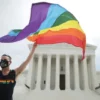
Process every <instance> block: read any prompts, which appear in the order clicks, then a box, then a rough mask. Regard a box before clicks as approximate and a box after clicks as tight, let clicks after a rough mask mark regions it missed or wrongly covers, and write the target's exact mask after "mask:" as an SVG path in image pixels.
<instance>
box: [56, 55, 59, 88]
mask: <svg viewBox="0 0 100 100" xmlns="http://www.w3.org/2000/svg"><path fill="white" fill-rule="evenodd" d="M59 76H60V55H56V87H55V88H56V90H60V88H59V81H60V77H59Z"/></svg>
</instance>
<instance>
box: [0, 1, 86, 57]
mask: <svg viewBox="0 0 100 100" xmlns="http://www.w3.org/2000/svg"><path fill="white" fill-rule="evenodd" d="M24 38H27V39H28V40H29V41H32V42H37V43H38V44H55V43H62V42H66V43H69V44H72V45H74V46H77V47H81V48H82V49H83V57H84V54H85V47H86V35H85V33H84V32H83V30H82V29H81V27H80V25H79V22H78V20H77V19H76V18H75V17H74V15H73V14H72V13H70V12H69V11H67V10H66V9H65V8H63V7H62V6H60V5H58V4H52V3H46V2H40V3H35V4H33V5H32V8H31V17H30V21H29V24H28V25H27V26H26V27H25V28H24V29H21V30H20V29H17V30H12V31H11V32H9V33H8V35H5V36H3V37H1V38H0V42H3V43H5V42H6V43H11V42H16V41H20V40H22V39H24Z"/></svg>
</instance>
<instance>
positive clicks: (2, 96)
mask: <svg viewBox="0 0 100 100" xmlns="http://www.w3.org/2000/svg"><path fill="white" fill-rule="evenodd" d="M15 77H16V75H15V71H14V70H11V71H10V72H9V74H8V75H5V76H4V75H3V74H2V71H0V100H13V98H12V96H13V90H14V86H15V84H16V81H15Z"/></svg>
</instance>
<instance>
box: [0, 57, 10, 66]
mask: <svg viewBox="0 0 100 100" xmlns="http://www.w3.org/2000/svg"><path fill="white" fill-rule="evenodd" d="M8 65H9V64H8V61H7V60H6V59H4V60H1V62H0V66H1V68H6V67H8Z"/></svg>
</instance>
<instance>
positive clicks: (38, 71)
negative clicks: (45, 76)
mask: <svg viewBox="0 0 100 100" xmlns="http://www.w3.org/2000/svg"><path fill="white" fill-rule="evenodd" d="M41 75H42V55H41V54H40V55H38V70H37V84H36V89H39V90H40V89H41V88H40V86H41Z"/></svg>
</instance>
